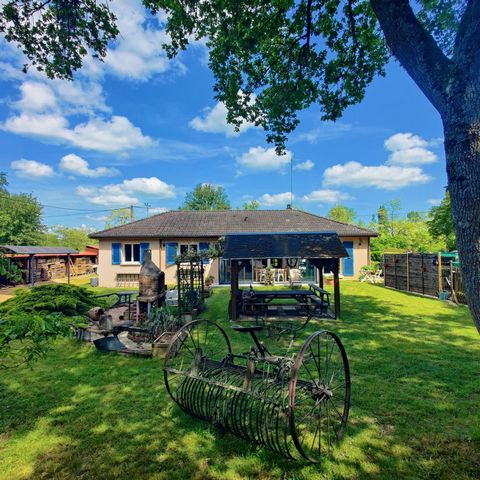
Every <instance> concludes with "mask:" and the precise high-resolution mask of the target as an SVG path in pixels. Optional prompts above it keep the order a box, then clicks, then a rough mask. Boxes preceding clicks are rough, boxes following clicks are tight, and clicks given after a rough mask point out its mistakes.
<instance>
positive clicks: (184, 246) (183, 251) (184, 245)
mask: <svg viewBox="0 0 480 480" xmlns="http://www.w3.org/2000/svg"><path fill="white" fill-rule="evenodd" d="M188 250H193V251H194V252H198V243H182V244H180V255H185V254H186V253H187V252H188Z"/></svg>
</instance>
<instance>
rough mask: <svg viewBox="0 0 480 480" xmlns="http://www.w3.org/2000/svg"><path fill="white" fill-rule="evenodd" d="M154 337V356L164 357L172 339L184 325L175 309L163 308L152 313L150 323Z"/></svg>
mask: <svg viewBox="0 0 480 480" xmlns="http://www.w3.org/2000/svg"><path fill="white" fill-rule="evenodd" d="M148 325H149V327H150V329H151V332H152V336H153V338H154V340H153V342H152V356H153V357H164V356H165V353H166V351H167V349H168V346H169V344H170V341H171V339H172V338H173V336H174V335H175V333H176V332H177V331H178V329H179V328H180V327H181V326H182V325H183V321H182V320H181V319H180V318H179V317H178V316H177V315H176V314H175V312H174V311H173V309H171V308H169V307H167V306H162V307H159V308H156V309H154V310H153V311H152V313H151V314H150V317H149V323H148Z"/></svg>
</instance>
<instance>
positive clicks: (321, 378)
mask: <svg viewBox="0 0 480 480" xmlns="http://www.w3.org/2000/svg"><path fill="white" fill-rule="evenodd" d="M349 409H350V370H349V366H348V359H347V355H346V353H345V349H344V347H343V345H342V343H341V341H340V339H339V338H338V337H337V335H335V334H334V333H332V332H328V331H319V332H315V333H313V334H312V335H311V336H310V337H309V338H308V339H307V341H306V342H305V343H304V344H303V346H302V348H301V350H300V352H299V354H298V356H297V358H296V360H295V365H294V367H293V369H292V378H291V381H290V389H289V398H288V412H289V421H290V432H291V435H292V440H293V443H294V444H295V447H296V449H297V450H298V452H299V453H300V455H301V456H302V457H303V458H306V459H307V460H309V461H311V462H319V461H320V459H321V458H322V456H323V455H328V454H329V453H330V451H331V449H332V447H333V444H334V443H335V442H337V441H338V440H340V439H341V438H342V436H343V434H344V431H345V426H346V424H347V420H348V412H349Z"/></svg>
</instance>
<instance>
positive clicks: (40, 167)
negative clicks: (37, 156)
mask: <svg viewBox="0 0 480 480" xmlns="http://www.w3.org/2000/svg"><path fill="white" fill-rule="evenodd" d="M10 168H11V169H12V170H13V171H14V172H15V173H16V174H17V175H18V176H19V177H26V178H30V177H34V178H44V177H52V176H53V175H55V172H54V171H53V168H52V167H51V166H50V165H47V164H46V163H40V162H37V161H36V160H25V159H24V158H22V159H21V160H14V161H13V162H12V163H11V164H10Z"/></svg>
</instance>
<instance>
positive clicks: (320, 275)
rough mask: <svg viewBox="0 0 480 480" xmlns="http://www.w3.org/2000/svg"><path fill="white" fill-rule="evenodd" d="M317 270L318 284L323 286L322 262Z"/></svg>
mask: <svg viewBox="0 0 480 480" xmlns="http://www.w3.org/2000/svg"><path fill="white" fill-rule="evenodd" d="M317 270H318V286H319V287H320V288H323V263H322V264H321V266H319V267H317Z"/></svg>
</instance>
